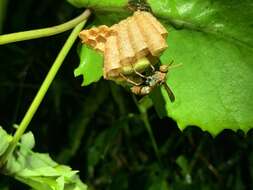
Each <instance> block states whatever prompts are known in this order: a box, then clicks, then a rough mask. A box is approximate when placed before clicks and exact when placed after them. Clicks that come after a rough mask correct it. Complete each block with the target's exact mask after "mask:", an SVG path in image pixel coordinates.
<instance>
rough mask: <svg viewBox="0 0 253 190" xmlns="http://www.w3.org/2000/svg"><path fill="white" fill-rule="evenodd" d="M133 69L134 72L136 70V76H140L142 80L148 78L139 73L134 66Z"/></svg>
mask: <svg viewBox="0 0 253 190" xmlns="http://www.w3.org/2000/svg"><path fill="white" fill-rule="evenodd" d="M132 67H133V70H134V72H135V74H136V75H138V76H140V77H141V78H144V79H146V78H147V77H146V76H145V75H143V74H141V73H140V72H138V71H137V70H136V69H135V68H134V65H132Z"/></svg>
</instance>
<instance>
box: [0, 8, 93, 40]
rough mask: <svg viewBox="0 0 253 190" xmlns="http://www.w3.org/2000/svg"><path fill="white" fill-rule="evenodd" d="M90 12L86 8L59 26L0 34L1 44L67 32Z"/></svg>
mask: <svg viewBox="0 0 253 190" xmlns="http://www.w3.org/2000/svg"><path fill="white" fill-rule="evenodd" d="M90 14H91V11H90V10H89V9H86V10H85V11H84V12H83V13H82V14H81V15H79V16H78V17H76V18H74V19H72V20H70V21H68V22H65V23H63V24H60V25H57V26H52V27H48V28H42V29H36V30H29V31H24V32H16V33H12V34H4V35H0V45H3V44H8V43H13V42H19V41H24V40H31V39H35V38H42V37H47V36H52V35H55V34H59V33H62V32H65V31H67V30H70V29H71V28H74V27H75V26H76V25H77V24H78V23H80V22H82V21H83V20H85V19H87V18H88V16H89V15H90Z"/></svg>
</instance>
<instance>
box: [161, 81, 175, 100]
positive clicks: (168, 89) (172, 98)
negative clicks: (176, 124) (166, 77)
mask: <svg viewBox="0 0 253 190" xmlns="http://www.w3.org/2000/svg"><path fill="white" fill-rule="evenodd" d="M163 86H164V88H165V90H166V91H167V93H168V96H169V98H170V101H171V102H174V101H175V95H174V93H173V92H172V90H171V89H170V87H169V86H168V85H167V83H166V82H165V83H163Z"/></svg>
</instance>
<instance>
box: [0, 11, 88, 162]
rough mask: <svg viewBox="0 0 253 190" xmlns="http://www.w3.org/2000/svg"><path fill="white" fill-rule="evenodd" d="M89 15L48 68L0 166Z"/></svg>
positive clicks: (36, 107)
mask: <svg viewBox="0 0 253 190" xmlns="http://www.w3.org/2000/svg"><path fill="white" fill-rule="evenodd" d="M88 16H89V14H86V19H85V20H84V21H83V22H81V23H79V24H78V25H77V26H76V27H75V28H74V29H73V31H72V33H71V34H70V36H69V37H68V39H67V41H66V42H65V44H64V46H63V47H62V49H61V51H60V52H59V54H58V56H57V57H56V59H55V61H54V63H53V65H52V67H51V68H50V70H49V72H48V74H47V76H46V78H45V79H44V81H43V83H42V85H41V87H40V89H39V91H38V92H37V94H36V96H35V98H34V99H33V102H32V104H31V105H30V107H29V109H28V111H27V112H26V114H25V116H24V118H23V120H22V121H21V123H20V125H19V127H18V129H17V131H16V132H15V134H14V136H13V139H12V141H11V143H10V146H9V147H8V149H7V151H6V152H5V154H4V155H3V157H2V158H1V160H0V165H1V164H4V163H5V162H6V161H7V160H8V157H9V155H11V154H12V152H13V150H14V149H15V147H16V146H17V143H18V141H19V140H20V138H21V136H22V135H23V133H24V132H25V130H26V128H27V126H28V125H29V123H30V121H31V120H32V118H33V116H34V114H35V113H36V111H37V109H38V107H39V105H40V103H41V102H42V100H43V98H44V96H45V94H46V92H47V90H48V88H49V86H50V84H51V83H52V81H53V79H54V77H55V75H56V73H57V72H58V70H59V68H60V66H61V65H62V63H63V61H64V59H65V57H66V55H67V54H68V52H69V50H70V48H71V47H72V45H73V44H74V42H75V40H76V38H77V37H78V34H79V32H80V31H81V30H82V28H83V27H84V24H85V22H86V21H87V18H88Z"/></svg>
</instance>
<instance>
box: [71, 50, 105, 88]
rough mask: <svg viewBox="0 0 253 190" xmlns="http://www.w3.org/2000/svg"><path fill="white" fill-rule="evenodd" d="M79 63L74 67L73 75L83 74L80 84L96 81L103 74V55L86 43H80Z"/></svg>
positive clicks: (84, 84)
mask: <svg viewBox="0 0 253 190" xmlns="http://www.w3.org/2000/svg"><path fill="white" fill-rule="evenodd" d="M79 56H80V64H79V66H78V67H77V68H76V69H75V71H74V74H75V76H80V75H82V76H83V83H82V86H87V85H89V84H91V83H92V82H97V81H98V80H99V79H100V78H101V77H102V76H103V57H102V55H100V54H99V53H97V52H96V51H95V50H93V49H91V48H89V47H88V46H87V45H82V46H81V49H80V52H79Z"/></svg>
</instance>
